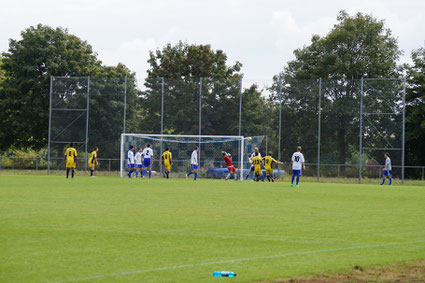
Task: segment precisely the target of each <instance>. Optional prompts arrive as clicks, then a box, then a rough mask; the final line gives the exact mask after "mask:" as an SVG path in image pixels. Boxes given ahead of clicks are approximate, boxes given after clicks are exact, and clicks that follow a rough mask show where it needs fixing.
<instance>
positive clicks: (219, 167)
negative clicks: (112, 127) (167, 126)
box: [120, 134, 264, 180]
mask: <svg viewBox="0 0 425 283" xmlns="http://www.w3.org/2000/svg"><path fill="white" fill-rule="evenodd" d="M263 139H264V136H255V137H244V136H207V135H201V136H199V135H160V134H122V135H121V162H120V176H121V177H124V176H126V175H127V174H126V172H128V166H127V153H128V150H129V149H130V146H132V145H133V146H134V152H137V151H138V149H139V148H141V149H142V150H143V148H145V147H146V145H147V144H150V145H151V148H152V150H153V152H154V156H153V162H152V171H153V176H154V177H158V176H159V177H161V176H162V172H163V164H162V163H161V164H160V163H159V159H160V156H161V155H162V153H163V152H164V151H165V149H166V148H169V149H170V152H171V154H172V159H173V165H172V168H171V177H172V178H184V177H185V176H186V173H187V172H189V171H190V168H191V164H190V157H191V154H192V152H193V150H194V149H195V147H196V146H197V147H199V153H198V163H199V177H201V178H222V177H224V176H225V175H226V174H227V173H228V170H227V167H226V163H225V162H224V160H223V155H222V151H225V152H227V153H229V154H230V155H231V156H232V161H233V165H234V166H235V168H236V170H237V172H236V173H237V178H239V179H241V180H242V179H243V178H242V177H243V175H244V174H240V173H241V172H243V173H246V172H247V170H249V164H248V162H249V161H248V153H251V152H252V151H253V150H254V148H255V147H258V148H259V147H260V145H261V143H262V141H263ZM244 168H245V169H244Z"/></svg>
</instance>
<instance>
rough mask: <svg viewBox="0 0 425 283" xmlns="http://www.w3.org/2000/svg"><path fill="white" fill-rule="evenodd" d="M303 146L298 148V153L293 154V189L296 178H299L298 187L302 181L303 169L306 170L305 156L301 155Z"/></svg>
mask: <svg viewBox="0 0 425 283" xmlns="http://www.w3.org/2000/svg"><path fill="white" fill-rule="evenodd" d="M301 150H302V148H301V146H298V147H297V151H296V152H294V154H292V158H291V161H292V180H291V187H293V186H294V178H295V176H297V184H296V187H298V182H299V181H300V176H301V168H302V169H304V170H305V165H304V162H305V160H304V155H303V154H302V153H301Z"/></svg>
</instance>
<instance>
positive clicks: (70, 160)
mask: <svg viewBox="0 0 425 283" xmlns="http://www.w3.org/2000/svg"><path fill="white" fill-rule="evenodd" d="M65 162H66V178H67V179H68V177H69V171H70V170H72V179H74V170H75V165H77V150H76V149H75V148H74V144H73V143H70V144H69V147H68V148H67V149H66V151H65Z"/></svg>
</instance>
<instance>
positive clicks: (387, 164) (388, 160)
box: [385, 157, 391, 171]
mask: <svg viewBox="0 0 425 283" xmlns="http://www.w3.org/2000/svg"><path fill="white" fill-rule="evenodd" d="M385 166H387V168H386V169H385V170H388V171H390V170H391V159H390V158H389V157H387V159H385Z"/></svg>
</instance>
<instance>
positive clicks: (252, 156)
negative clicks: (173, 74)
mask: <svg viewBox="0 0 425 283" xmlns="http://www.w3.org/2000/svg"><path fill="white" fill-rule="evenodd" d="M256 152H258V157H260V158H262V157H261V153H260V152H259V151H258V147H254V151H253V152H252V153H251V154H250V155H249V156H248V160H249V164H251V163H252V159H253V158H254V157H255V153H256ZM261 167H262V165H261ZM252 172H254V165H253V164H251V169H250V170H249V171H248V174H247V175H246V177H245V179H248V178H249V175H251V174H252ZM261 177H262V179H263V181H264V176H263V175H262V174H261Z"/></svg>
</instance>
